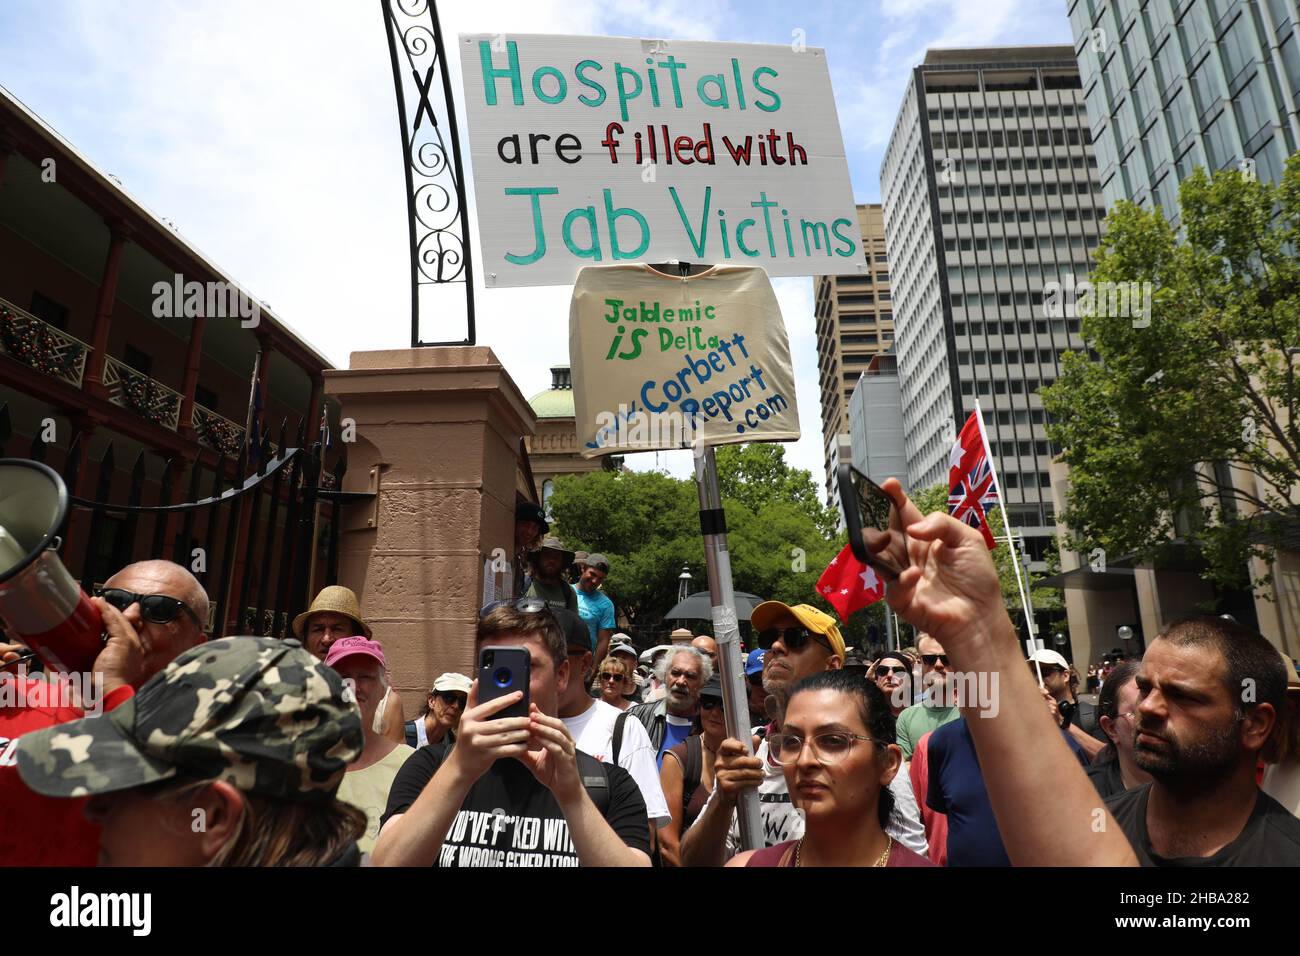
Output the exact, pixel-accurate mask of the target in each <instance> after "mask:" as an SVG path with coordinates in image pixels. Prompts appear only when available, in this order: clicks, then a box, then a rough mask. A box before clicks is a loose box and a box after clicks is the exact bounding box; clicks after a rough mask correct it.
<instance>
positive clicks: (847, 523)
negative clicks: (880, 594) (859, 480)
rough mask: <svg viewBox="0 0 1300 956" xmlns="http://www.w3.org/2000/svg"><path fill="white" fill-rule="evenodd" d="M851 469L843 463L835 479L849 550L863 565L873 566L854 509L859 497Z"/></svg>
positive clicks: (856, 512) (855, 509) (860, 524)
mask: <svg viewBox="0 0 1300 956" xmlns="http://www.w3.org/2000/svg"><path fill="white" fill-rule="evenodd" d="M849 468H850V466H849V465H846V464H844V463H843V462H841V463H840V465H839V467H837V468H836V469H835V473H836V474H835V477H836V480H837V481H838V482H839V486H840V508H841V510H843V512H844V529H845V531H847V532H848V536H849V550H850V551H852V552H853V556H854V557H855V558H857V559H858V560H859V561H860V562H862V563H863V564H865V565H868V566H871V565H872V564H873V561H872V559H871V555H870V554H869V553H868V552H867V543H866V542H865V541H863V540H862V521H861V519H860V518H859V517H858V509H857V508H856V507H854V503H855V502H856V501H857V500H858V495H857V492H856V491H855V490H854V488H853V476H852V474H851V473H850V471H849Z"/></svg>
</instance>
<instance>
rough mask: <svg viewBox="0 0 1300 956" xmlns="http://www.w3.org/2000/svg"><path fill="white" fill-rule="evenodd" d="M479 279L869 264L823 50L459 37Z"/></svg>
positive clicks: (563, 281)
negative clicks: (699, 266) (701, 265)
mask: <svg viewBox="0 0 1300 956" xmlns="http://www.w3.org/2000/svg"><path fill="white" fill-rule="evenodd" d="M460 41H461V42H460V55H461V56H460V58H461V73H462V76H463V80H464V84H465V109H466V113H467V114H468V120H469V143H470V156H471V160H472V165H473V169H474V191H475V202H476V205H477V207H478V233H479V241H480V244H481V249H482V262H483V272H484V281H485V283H486V284H487V286H488V287H489V288H492V287H504V286H530V285H568V284H570V283H571V282H573V279H574V276H575V275H576V274H577V272H578V270H579V269H581V268H583V267H584V266H587V265H591V264H597V263H599V264H614V263H618V262H620V261H634V262H667V261H669V260H684V261H691V262H708V263H737V264H743V265H756V266H762V267H763V268H765V269H766V270H767V272H768V273H769V274H770V275H774V276H805V275H844V274H857V273H859V272H862V271H864V269H865V267H866V263H865V261H864V259H863V256H862V250H861V235H860V231H859V230H860V227H859V225H858V217H857V213H856V211H855V207H854V205H853V190H852V188H851V187H850V184H849V168H848V162H847V160H846V159H845V155H844V140H843V137H842V136H841V134H840V124H839V118H838V116H837V114H836V112H835V96H834V93H833V92H832V91H831V81H830V73H829V71H828V69H827V66H826V54H825V51H824V50H821V49H816V48H812V47H802V46H797V47H791V46H768V45H758V44H745V43H699V42H685V41H676V40H673V41H668V40H635V39H623V38H616V37H575V36H536V35H510V34H495V35H472V36H471V35H463V34H462V35H461V38H460Z"/></svg>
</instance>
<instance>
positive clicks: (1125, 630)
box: [1115, 624, 1133, 650]
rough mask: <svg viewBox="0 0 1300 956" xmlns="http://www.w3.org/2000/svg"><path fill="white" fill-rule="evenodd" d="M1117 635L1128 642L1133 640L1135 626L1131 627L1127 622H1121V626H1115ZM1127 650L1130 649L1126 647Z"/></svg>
mask: <svg viewBox="0 0 1300 956" xmlns="http://www.w3.org/2000/svg"><path fill="white" fill-rule="evenodd" d="M1115 635H1116V636H1117V637H1118V638H1119V639H1120V640H1121V641H1123V642H1124V643H1126V644H1127V643H1128V642H1129V641H1131V640H1133V628H1131V627H1129V626H1128V625H1127V624H1121V625H1120V626H1119V627H1117V628H1115ZM1125 650H1128V648H1125Z"/></svg>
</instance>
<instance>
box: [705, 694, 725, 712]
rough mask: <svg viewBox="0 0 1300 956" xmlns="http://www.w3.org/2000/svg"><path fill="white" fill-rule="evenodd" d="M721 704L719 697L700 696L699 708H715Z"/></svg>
mask: <svg viewBox="0 0 1300 956" xmlns="http://www.w3.org/2000/svg"><path fill="white" fill-rule="evenodd" d="M721 706H722V698H721V697H703V696H701V697H700V710H716V709H717V708H719V707H721Z"/></svg>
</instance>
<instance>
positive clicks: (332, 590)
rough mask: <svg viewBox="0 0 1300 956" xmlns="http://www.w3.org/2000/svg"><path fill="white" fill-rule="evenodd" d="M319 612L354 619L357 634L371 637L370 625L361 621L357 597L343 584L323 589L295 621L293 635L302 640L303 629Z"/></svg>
mask: <svg viewBox="0 0 1300 956" xmlns="http://www.w3.org/2000/svg"><path fill="white" fill-rule="evenodd" d="M318 611H332V612H334V613H335V614H342V615H343V616H344V617H350V618H352V622H353V623H354V624H356V626H357V632H358V633H359V634H364V635H365V636H366V637H370V636H371V634H370V625H369V624H367V623H366V622H365V621H363V620H362V619H361V604H360V602H358V601H357V596H356V595H355V594H354V593H353V592H352V589H351V588H345V587H343V585H341V584H331V585H330V586H329V587H327V588H322V589H321V592H320V594H317V595H316V598H315V599H314V600H313V601H312V602H311V607H309V608H307V610H305V611H303V612H302V613H301V614H299V615H298V616H297V617H295V618H294V619H293V633H294V634H295V635H296V636H297V637H298V638H299V639H300V640H301V639H302V627H303V625H304V624H305V623H306V622H307V618H309V617H311V616H312V615H313V614H315V613H317V612H318Z"/></svg>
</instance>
